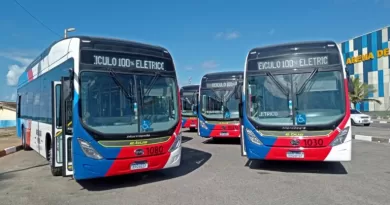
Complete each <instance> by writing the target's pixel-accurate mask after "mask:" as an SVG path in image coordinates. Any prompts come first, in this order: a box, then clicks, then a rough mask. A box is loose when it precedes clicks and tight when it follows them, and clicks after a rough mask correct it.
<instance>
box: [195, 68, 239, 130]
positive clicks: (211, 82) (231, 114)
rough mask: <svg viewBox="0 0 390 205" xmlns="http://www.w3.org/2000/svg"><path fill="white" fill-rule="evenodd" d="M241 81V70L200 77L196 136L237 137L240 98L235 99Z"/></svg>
mask: <svg viewBox="0 0 390 205" xmlns="http://www.w3.org/2000/svg"><path fill="white" fill-rule="evenodd" d="M242 80H243V72H240V71H226V72H216V73H208V74H205V75H204V76H203V77H202V79H201V82H200V88H199V99H198V102H199V103H198V122H199V125H198V135H199V136H201V137H204V138H237V137H240V122H239V113H238V104H239V99H236V98H235V97H234V96H235V95H236V93H237V92H238V87H239V86H238V85H240V82H242Z"/></svg>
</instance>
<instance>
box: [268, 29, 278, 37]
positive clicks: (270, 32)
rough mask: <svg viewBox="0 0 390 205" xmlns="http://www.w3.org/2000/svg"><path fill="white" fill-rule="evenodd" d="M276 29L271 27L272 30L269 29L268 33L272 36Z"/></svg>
mask: <svg viewBox="0 0 390 205" xmlns="http://www.w3.org/2000/svg"><path fill="white" fill-rule="evenodd" d="M275 31H276V30H275V29H274V28H273V29H271V30H270V31H268V34H269V35H270V36H272V35H274V34H275Z"/></svg>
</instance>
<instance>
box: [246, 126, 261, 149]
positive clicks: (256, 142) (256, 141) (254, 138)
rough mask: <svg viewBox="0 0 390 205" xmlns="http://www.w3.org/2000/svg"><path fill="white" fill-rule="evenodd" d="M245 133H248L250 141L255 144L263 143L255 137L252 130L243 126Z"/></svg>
mask: <svg viewBox="0 0 390 205" xmlns="http://www.w3.org/2000/svg"><path fill="white" fill-rule="evenodd" d="M245 131H246V134H247V135H248V138H249V140H250V141H251V142H253V143H255V144H257V145H263V143H262V142H261V141H260V140H259V138H257V137H256V135H255V133H253V131H252V130H250V129H248V128H245Z"/></svg>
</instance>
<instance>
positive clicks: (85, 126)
mask: <svg viewBox="0 0 390 205" xmlns="http://www.w3.org/2000/svg"><path fill="white" fill-rule="evenodd" d="M17 96H18V97H17V133H18V136H19V137H20V138H21V139H22V143H23V147H24V148H25V149H33V150H35V151H36V152H38V153H39V154H40V155H42V156H43V157H44V158H46V159H47V160H48V161H49V162H50V163H49V164H50V167H51V172H52V174H53V175H54V176H61V175H62V176H73V177H74V179H76V180H83V179H89V178H99V177H106V176H113V175H122V174H130V173H135V172H144V171H151V170H159V169H165V168H171V167H177V166H179V165H180V161H181V110H180V106H181V105H180V99H179V97H178V96H179V87H178V81H177V75H176V70H175V65H174V61H173V58H172V56H171V54H170V53H169V51H168V50H167V49H165V48H163V47H160V46H153V45H149V44H143V43H138V42H133V41H127V40H119V39H109V38H100V37H90V36H79V37H69V38H65V39H61V40H59V41H57V42H54V43H53V44H52V45H50V46H49V47H48V48H47V49H46V50H45V51H44V52H42V53H41V55H39V56H38V57H37V58H36V59H35V60H34V61H33V62H32V63H31V64H30V65H29V66H28V67H27V69H26V71H25V72H24V73H23V74H22V75H21V77H20V78H19V83H18V89H17Z"/></svg>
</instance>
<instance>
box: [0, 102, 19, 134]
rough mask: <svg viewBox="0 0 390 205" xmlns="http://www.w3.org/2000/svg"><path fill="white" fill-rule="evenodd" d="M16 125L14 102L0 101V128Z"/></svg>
mask: <svg viewBox="0 0 390 205" xmlns="http://www.w3.org/2000/svg"><path fill="white" fill-rule="evenodd" d="M14 126H16V103H15V102H4V101H0V128H4V127H14Z"/></svg>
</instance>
